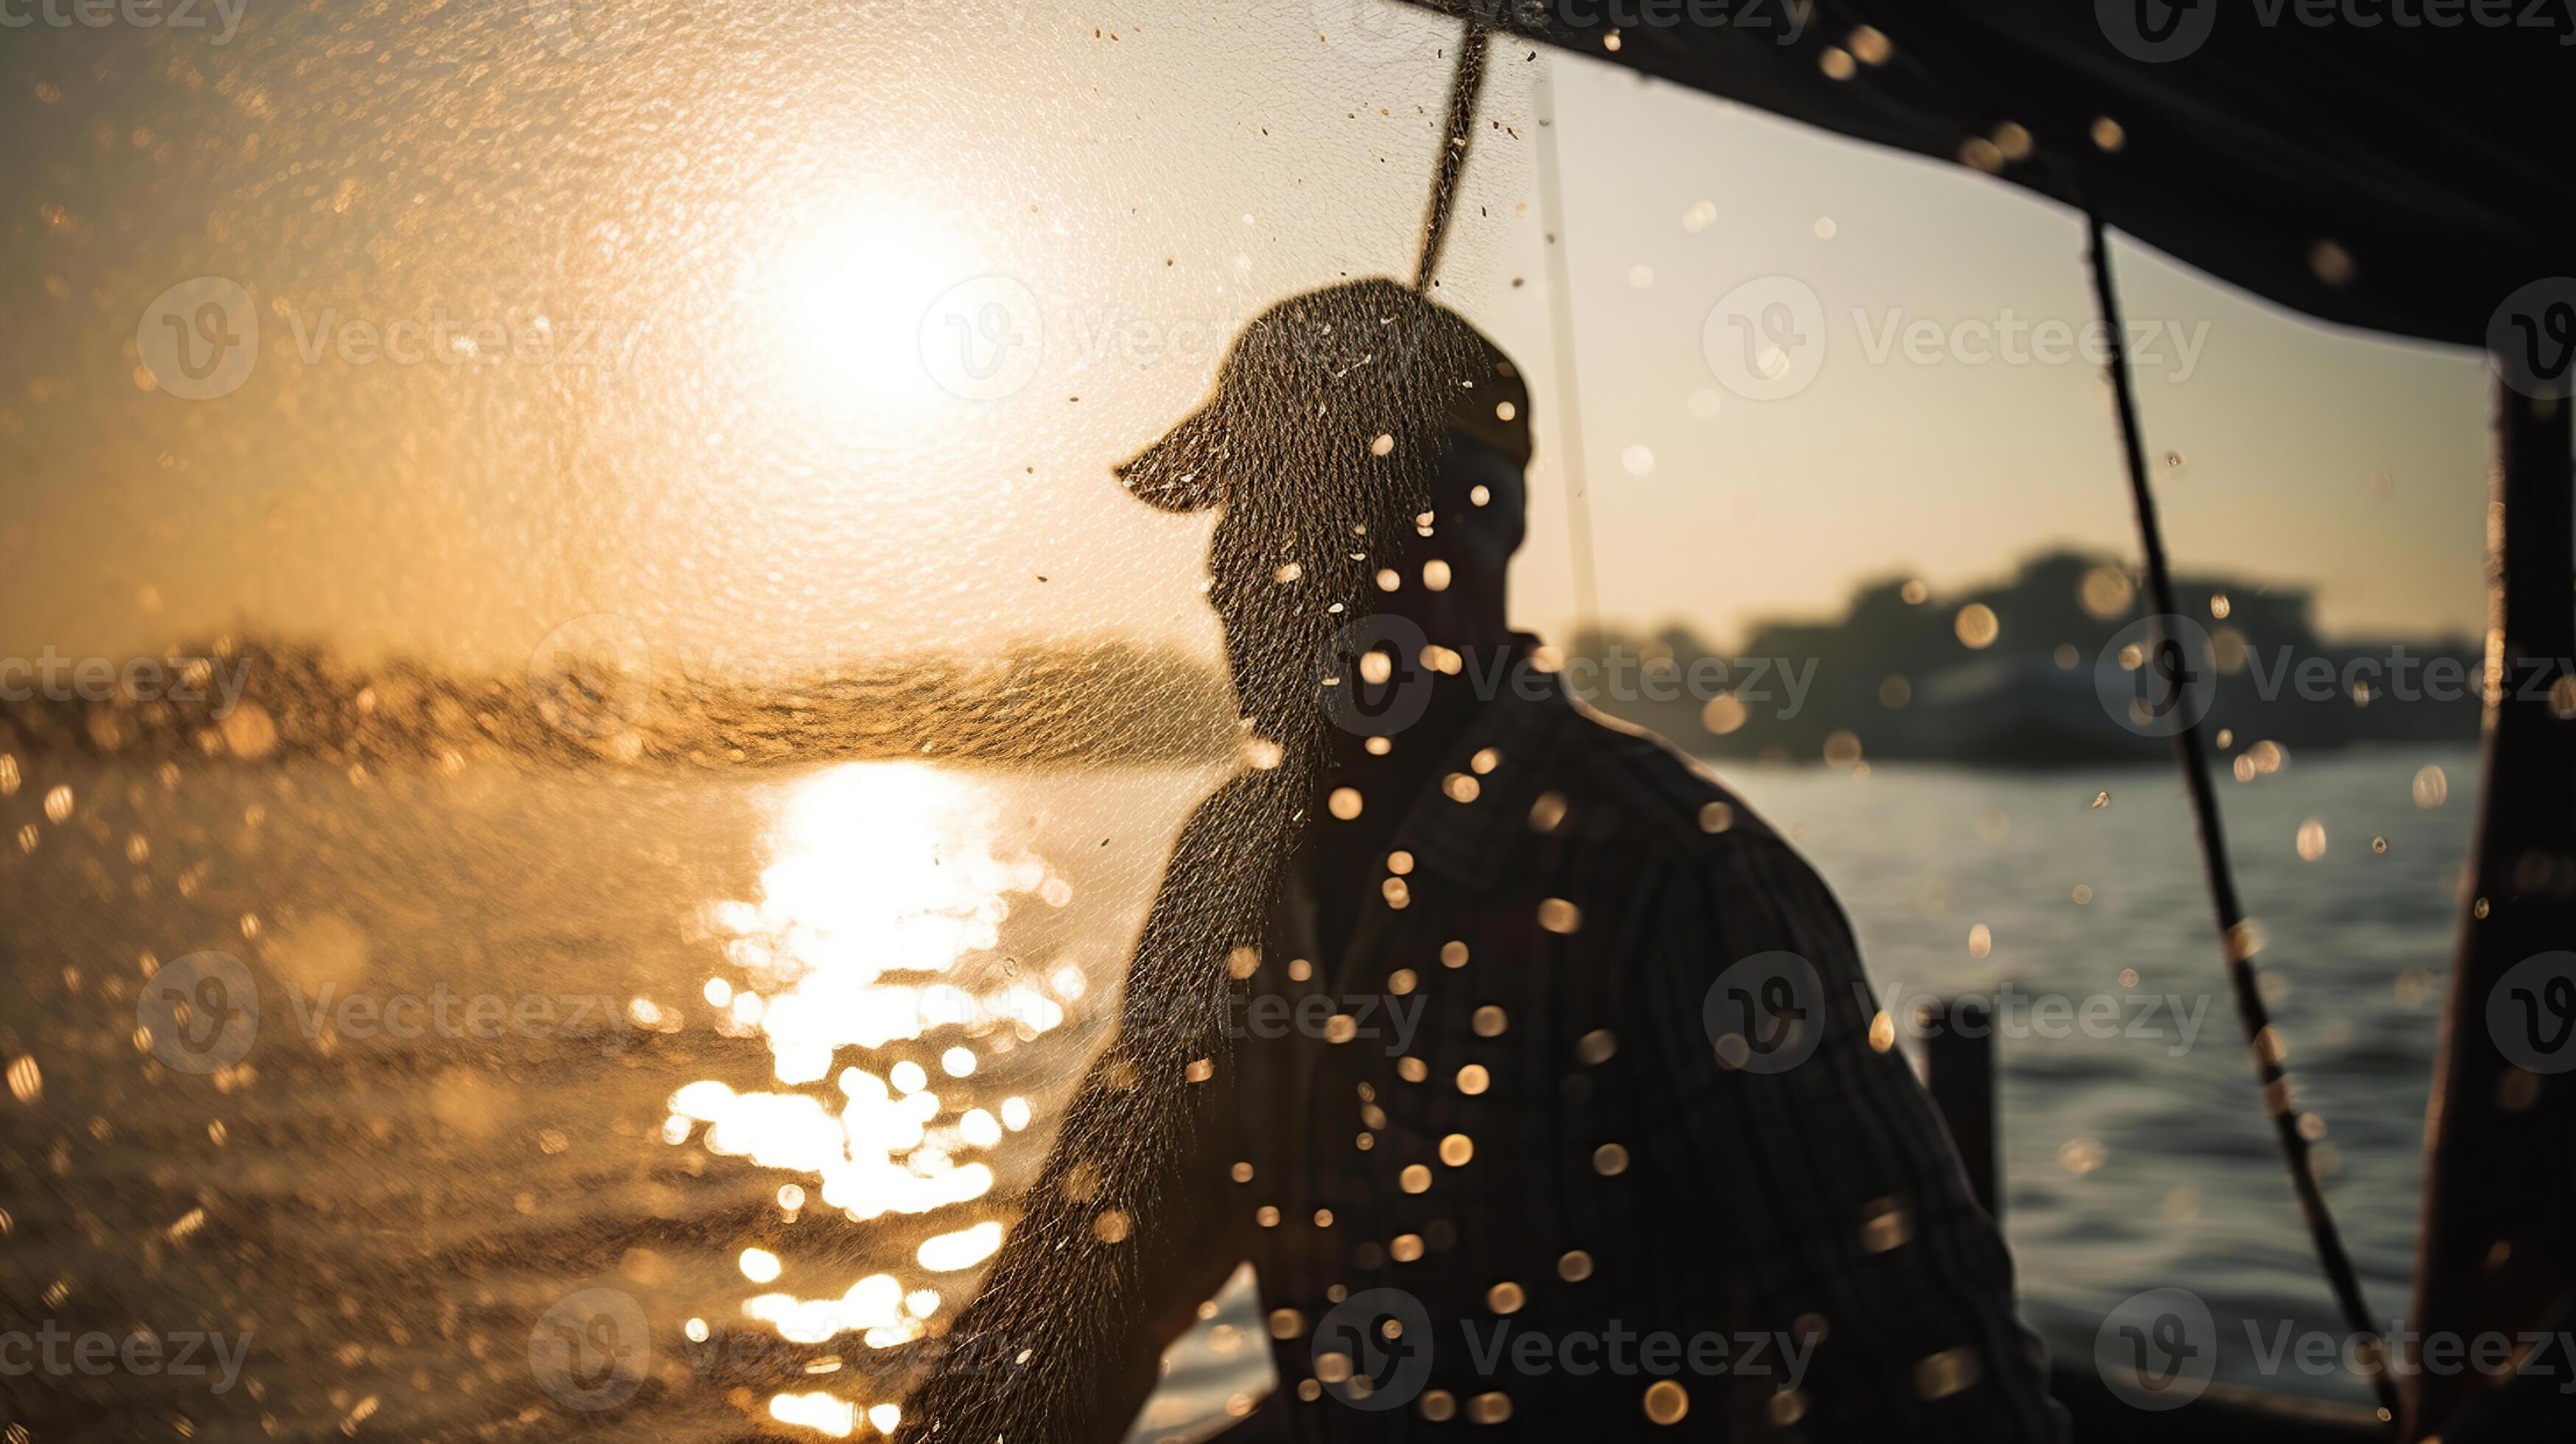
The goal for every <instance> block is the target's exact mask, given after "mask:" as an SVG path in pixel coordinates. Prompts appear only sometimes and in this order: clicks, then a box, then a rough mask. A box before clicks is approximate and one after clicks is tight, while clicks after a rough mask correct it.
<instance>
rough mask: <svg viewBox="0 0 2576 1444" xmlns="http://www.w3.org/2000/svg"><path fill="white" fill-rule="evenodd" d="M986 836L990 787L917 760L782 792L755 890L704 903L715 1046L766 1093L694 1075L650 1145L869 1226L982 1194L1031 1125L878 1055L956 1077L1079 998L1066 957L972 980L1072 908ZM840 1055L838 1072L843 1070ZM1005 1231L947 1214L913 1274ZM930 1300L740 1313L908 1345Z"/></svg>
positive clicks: (789, 1206) (924, 1294) (845, 1404)
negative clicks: (763, 1075) (1035, 909)
mask: <svg viewBox="0 0 2576 1444" xmlns="http://www.w3.org/2000/svg"><path fill="white" fill-rule="evenodd" d="M1001 834H1002V827H1001V824H1000V821H999V819H998V817H997V816H996V804H995V802H994V801H993V798H992V795H991V793H990V792H989V791H988V790H986V789H983V788H980V787H978V786H977V785H976V784H975V783H974V782H972V781H971V780H968V779H965V778H961V777H959V776H956V775H954V774H951V773H946V772H942V771H939V770H938V769H935V768H931V767H925V766H919V765H915V764H905V763H891V764H889V763H852V764H848V765H845V766H840V767H835V768H832V769H830V770H828V771H825V772H821V773H818V774H816V775H814V776H813V777H811V778H808V779H805V780H804V781H803V782H801V783H799V784H797V785H796V786H795V788H794V789H793V790H792V792H790V793H789V795H788V797H787V799H786V803H785V806H784V807H783V809H782V811H781V814H780V817H779V820H778V823H777V826H776V828H775V829H774V831H773V833H772V836H771V839H770V846H771V860H770V862H769V865H768V866H767V867H766V868H765V869H764V870H763V871H762V872H761V874H760V881H759V897H758V898H757V899H756V900H719V901H715V902H712V903H710V904H708V905H707V906H706V907H705V909H703V921H704V924H705V926H706V928H707V930H708V932H709V934H710V935H711V936H713V937H714V938H716V939H718V940H720V941H721V945H722V951H723V956H724V960H725V963H726V965H727V967H726V969H725V971H724V973H720V974H719V975H718V976H715V977H711V978H709V979H708V980H707V982H706V985H705V988H704V990H703V996H704V997H705V999H706V1001H707V1003H708V1004H709V1005H710V1006H711V1007H713V1008H715V1009H716V1010H717V1012H718V1019H717V1021H718V1025H719V1027H720V1028H722V1029H723V1030H724V1031H726V1032H727V1033H728V1034H729V1035H731V1036H737V1037H742V1038H744V1039H752V1038H758V1039H760V1040H762V1041H764V1042H765V1043H766V1044H767V1045H768V1048H769V1052H770V1060H771V1072H772V1073H773V1074H774V1076H775V1078H776V1080H777V1082H778V1084H780V1085H781V1086H780V1087H779V1088H778V1089H776V1090H774V1091H772V1090H761V1091H753V1092H741V1091H737V1090H736V1089H735V1088H733V1087H732V1086H730V1085H728V1084H726V1083H724V1082H721V1081H718V1080H716V1079H700V1080H698V1081H696V1082H693V1083H690V1084H688V1085H687V1086H685V1087H683V1088H681V1089H680V1090H679V1091H678V1092H676V1093H674V1094H673V1095H672V1097H671V1100H670V1115H671V1116H670V1117H669V1119H668V1120H667V1121H666V1122H665V1124H664V1126H663V1130H662V1136H663V1138H664V1139H665V1141H667V1142H670V1143H674V1144H678V1143H683V1142H686V1141H687V1140H688V1139H689V1138H691V1137H692V1136H697V1137H699V1139H700V1142H701V1144H702V1146H703V1147H704V1148H705V1149H706V1150H707V1151H708V1152H709V1153H712V1154H717V1155H722V1156H728V1157H738V1158H744V1159H748V1160H749V1161H750V1162H751V1163H753V1164H755V1165H757V1166H759V1167H763V1168H774V1169H780V1170H784V1171H787V1172H791V1173H794V1174H797V1175H799V1176H800V1179H801V1180H802V1181H801V1182H792V1183H787V1184H784V1185H782V1186H781V1187H780V1188H779V1189H778V1194H777V1197H778V1204H779V1207H780V1208H781V1209H782V1210H784V1211H785V1212H787V1213H788V1214H789V1215H790V1216H791V1217H792V1216H794V1215H795V1214H796V1213H797V1212H798V1211H799V1210H801V1209H802V1208H804V1207H807V1206H809V1204H811V1203H813V1202H815V1201H819V1203H820V1204H821V1205H822V1206H824V1207H827V1208H832V1209H837V1210H839V1211H840V1212H841V1213H842V1214H843V1215H844V1216H846V1217H847V1218H849V1219H850V1220H852V1221H854V1222H865V1221H868V1220H873V1219H880V1218H883V1217H885V1216H887V1215H889V1214H905V1215H918V1214H929V1213H932V1212H934V1211H936V1210H941V1209H953V1208H959V1207H961V1206H963V1205H969V1204H972V1203H973V1202H974V1201H975V1200H977V1199H980V1198H982V1197H984V1196H985V1195H986V1194H988V1193H990V1192H991V1191H992V1189H993V1186H994V1170H993V1167H992V1165H991V1163H989V1162H987V1161H986V1160H985V1159H984V1158H982V1157H978V1156H977V1155H990V1154H993V1153H995V1151H996V1150H1000V1149H1005V1148H1008V1147H1010V1146H1011V1143H1012V1139H1013V1137H1014V1136H1015V1135H1018V1134H1020V1133H1021V1132H1022V1130H1024V1129H1026V1128H1028V1127H1029V1125H1030V1124H1031V1122H1032V1121H1034V1110H1033V1109H1032V1107H1031V1105H1030V1103H1029V1101H1028V1100H1027V1099H1025V1098H1022V1097H1019V1096H1016V1095H1015V1096H1011V1097H1008V1098H1004V1099H1002V1100H1000V1101H999V1103H998V1104H997V1105H995V1106H993V1107H986V1106H983V1105H982V1104H981V1103H977V1102H974V1101H973V1100H972V1099H971V1098H967V1099H965V1101H963V1102H952V1101H949V1100H943V1099H942V1097H941V1096H940V1094H939V1093H937V1092H935V1091H933V1090H932V1088H931V1073H930V1070H929V1069H927V1068H925V1067H923V1066H922V1065H921V1064H920V1063H917V1062H914V1061H912V1060H910V1059H903V1060H900V1061H895V1062H893V1063H892V1065H891V1066H882V1065H883V1063H884V1061H885V1060H883V1059H882V1058H880V1057H876V1056H873V1055H876V1054H878V1053H879V1051H880V1050H882V1049H885V1048H886V1047H887V1046H888V1045H889V1044H894V1043H926V1045H927V1046H934V1047H937V1048H938V1049H939V1052H938V1055H937V1056H938V1063H939V1070H940V1072H941V1073H943V1074H945V1075H947V1077H948V1078H951V1079H960V1080H962V1079H964V1078H966V1077H968V1076H969V1075H971V1074H973V1073H974V1072H975V1071H976V1069H977V1067H978V1064H979V1062H980V1061H981V1055H980V1054H979V1051H978V1046H977V1045H978V1044H981V1045H982V1046H983V1048H984V1049H985V1050H986V1051H993V1050H995V1049H996V1048H997V1047H998V1048H1008V1047H1011V1046H1015V1045H1016V1044H1018V1043H1024V1042H1028V1041H1032V1040H1034V1039H1036V1038H1037V1037H1039V1036H1040V1035H1042V1034H1044V1033H1047V1032H1049V1031H1051V1030H1052V1029H1054V1028H1056V1027H1058V1026H1060V1025H1061V1024H1062V1023H1063V1022H1064V1021H1065V1009H1064V1003H1065V1002H1066V1001H1070V1000H1071V999H1073V998H1077V997H1079V996H1081V994H1082V992H1083V991H1084V986H1085V983H1084V979H1083V977H1082V974H1081V971H1080V969H1078V968H1074V967H1069V966H1068V967H1065V968H1061V969H1058V970H1057V972H1056V973H1055V974H1054V975H1053V976H1052V977H1050V978H1048V979H1047V980H1046V981H1045V983H1044V984H1043V985H1039V984H1036V983H1033V982H1029V981H1021V980H1018V979H1016V978H1015V977H1014V978H1003V979H989V978H987V977H986V976H985V975H987V974H990V973H991V972H992V971H994V970H993V969H992V968H990V967H989V966H986V965H987V964H989V963H990V962H991V961H992V960H991V957H990V955H991V954H992V953H993V951H994V950H995V949H997V948H998V947H999V946H1000V943H1001V930H1002V925H1003V923H1004V922H1005V921H1006V920H1007V919H1008V918H1009V917H1010V916H1011V911H1012V909H1013V907H1014V906H1015V905H1016V906H1027V905H1029V904H1030V903H1031V902H1035V903H1037V904H1040V905H1043V906H1046V907H1051V908H1060V907H1063V906H1064V905H1065V904H1067V903H1068V902H1070V901H1071V900H1072V896H1073V890H1072V886H1071V884H1070V883H1068V882H1067V881H1066V880H1065V879H1064V878H1063V877H1062V876H1060V875H1059V874H1058V873H1057V872H1056V871H1055V870H1054V869H1053V868H1051V867H1050V866H1049V865H1048V864H1047V862H1046V860H1045V859H1044V858H1042V857H1040V856H1038V855H1037V854H1036V853H1034V852H1032V851H1029V850H1027V849H1025V848H1017V847H1010V846H1006V845H1004V843H1003V841H1002V837H1001ZM989 982H998V986H986V984H987V983H989ZM842 1050H852V1054H850V1055H845V1054H843V1052H842ZM853 1055H854V1056H855V1057H856V1059H857V1061H855V1062H848V1061H845V1062H844V1063H843V1066H841V1067H840V1068H839V1069H838V1070H837V1072H836V1071H835V1069H834V1063H835V1060H836V1058H846V1057H848V1056H853ZM872 1070H874V1071H872ZM826 1080H828V1082H827V1081H826ZM959 1097H961V1098H964V1097H965V1095H963V1094H962V1093H961V1094H960V1095H959ZM702 1126H703V1129H704V1131H703V1133H702V1134H701V1133H700V1132H699V1130H700V1128H701V1127H702ZM937 1222H947V1221H946V1220H939V1221H937ZM1001 1240H1002V1223H1001V1222H1000V1221H999V1220H998V1219H994V1218H979V1219H973V1220H971V1221H969V1220H966V1219H960V1220H957V1221H956V1224H955V1225H954V1226H952V1227H950V1228H947V1229H945V1230H943V1231H941V1232H938V1233H935V1234H933V1235H931V1236H929V1237H927V1238H926V1239H924V1240H923V1241H922V1242H921V1243H920V1245H919V1246H918V1248H917V1249H916V1250H915V1252H914V1261H915V1263H916V1264H917V1265H918V1266H919V1268H920V1269H921V1270H922V1272H924V1273H925V1274H952V1273H957V1272H960V1271H963V1270H967V1269H972V1268H974V1267H976V1266H977V1265H980V1264H981V1263H983V1262H984V1260H986V1259H987V1258H989V1257H991V1256H992V1254H993V1253H994V1251H995V1250H997V1249H998V1248H999V1247H1000V1246H1001ZM741 1263H742V1273H743V1274H744V1276H745V1277H746V1278H748V1279H750V1280H751V1281H752V1282H754V1283H769V1282H771V1281H773V1280H776V1279H778V1278H780V1277H781V1266H780V1261H779V1259H778V1258H777V1256H776V1255H774V1254H772V1253H770V1252H769V1251H768V1250H766V1249H760V1248H746V1249H744V1250H743V1251H742V1257H741ZM941 1303H942V1299H941V1295H940V1294H939V1292H938V1291H937V1290H935V1289H931V1288H926V1287H921V1286H919V1285H918V1284H907V1283H906V1281H904V1280H902V1279H900V1278H897V1277H896V1276H895V1275H893V1274H891V1273H876V1274H870V1275H869V1276H867V1277H865V1278H862V1279H860V1280H858V1281H857V1282H856V1283H854V1284H852V1285H850V1287H849V1289H848V1290H847V1291H846V1292H844V1293H843V1294H842V1295H841V1296H839V1297H838V1298H829V1297H826V1298H804V1297H800V1296H799V1295H797V1294H794V1293H789V1292H784V1291H773V1292H766V1293H762V1294H759V1295H757V1296H755V1297H752V1298H750V1299H747V1300H745V1301H744V1302H743V1304H742V1313H743V1315H744V1316H745V1317H747V1318H749V1319H753V1320H757V1321H759V1322H761V1323H764V1324H766V1325H768V1326H769V1327H771V1328H773V1329H775V1330H776V1331H777V1333H778V1336H779V1337H780V1338H781V1339H783V1340H786V1341H787V1342H790V1343H795V1344H824V1343H828V1342H830V1341H831V1340H833V1339H835V1338H837V1337H839V1336H841V1335H843V1334H856V1335H858V1336H859V1339H860V1341H861V1342H862V1343H864V1344H865V1345H866V1346H868V1347H870V1348H878V1349H882V1348H891V1347H895V1346H897V1345H900V1344H905V1343H909V1342H912V1341H913V1340H916V1339H918V1338H920V1337H922V1335H923V1334H924V1333H925V1332H926V1331H927V1330H928V1328H929V1323H930V1320H932V1318H933V1317H934V1316H935V1315H936V1314H937V1312H938V1310H939V1308H940V1306H941ZM770 1413H771V1416H772V1417H773V1418H775V1419H777V1420H778V1421H780V1422H782V1423H789V1424H796V1425H802V1426H805V1427H808V1428H812V1429H815V1430H817V1431H819V1432H821V1433H824V1434H828V1435H832V1436H834V1437H848V1436H849V1435H850V1434H851V1433H852V1432H854V1431H855V1430H857V1429H858V1428H859V1427H860V1425H861V1423H862V1422H863V1421H864V1422H865V1423H866V1424H867V1426H868V1427H871V1428H875V1429H879V1430H881V1431H882V1430H885V1429H889V1428H890V1427H891V1425H892V1423H893V1422H894V1419H895V1417H896V1414H897V1410H896V1407H895V1406H894V1405H893V1404H891V1403H877V1404H874V1405H872V1406H870V1405H863V1404H861V1403H854V1402H852V1401H849V1400H846V1399H842V1398H838V1397H836V1396H834V1395H832V1394H830V1393H828V1392H804V1393H779V1394H777V1395H775V1396H773V1397H772V1398H771V1400H770Z"/></svg>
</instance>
